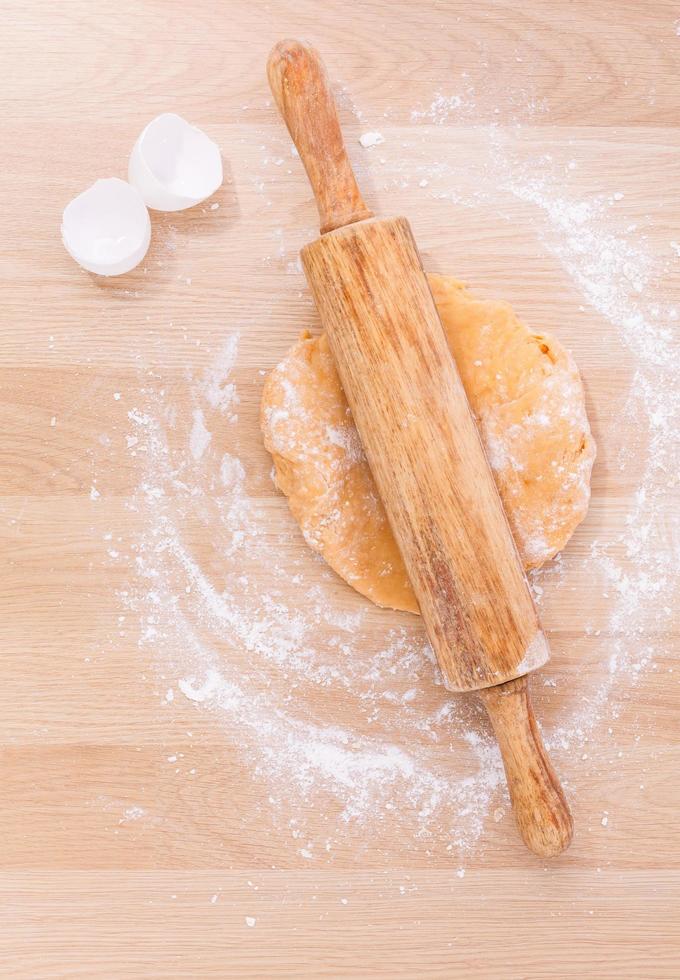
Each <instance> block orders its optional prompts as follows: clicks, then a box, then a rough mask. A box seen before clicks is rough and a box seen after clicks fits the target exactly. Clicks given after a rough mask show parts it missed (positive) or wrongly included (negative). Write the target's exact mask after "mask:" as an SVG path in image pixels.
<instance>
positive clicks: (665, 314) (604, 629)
mask: <svg viewBox="0 0 680 980" xmlns="http://www.w3.org/2000/svg"><path fill="white" fill-rule="evenodd" d="M463 103H464V97H463V96H460V97H458V96H456V97H453V98H446V97H445V96H442V95H439V96H437V98H436V99H435V101H434V102H433V104H432V106H431V108H430V109H427V108H419V109H417V110H414V113H415V115H414V120H416V121H417V120H420V121H424V122H430V123H434V124H435V125H436V124H438V123H441V122H442V121H444V120H445V119H447V118H448V116H449V115H450V114H451V113H452V112H455V111H456V110H457V109H458V108H460V107H461V106H463ZM483 142H484V147H485V150H484V154H485V156H484V159H485V166H484V167H483V168H481V170H480V171H479V173H478V174H477V185H476V188H475V191H474V193H467V194H466V193H465V192H464V191H461V190H460V188H461V187H464V186H465V182H464V180H463V179H462V176H463V175H462V173H459V172H457V170H456V167H455V166H454V165H453V164H450V163H448V162H444V163H436V162H435V163H429V164H426V163H425V162H422V163H418V153H417V152H416V151H415V149H414V151H413V152H412V153H409V154H408V156H409V160H410V162H409V164H408V165H406V164H405V163H404V162H403V156H404V151H403V146H404V144H403V143H402V144H401V147H402V148H399V149H397V148H394V149H390V147H391V143H390V141H389V140H386V141H385V144H384V145H381V146H380V152H382V153H383V154H384V157H383V158H381V160H380V164H379V165H380V166H381V167H382V168H383V170H382V172H383V173H384V174H385V180H386V181H387V182H388V183H389V182H390V181H401V182H402V183H403V182H404V181H406V182H411V183H413V185H414V186H419V187H422V188H427V190H426V193H428V194H432V195H433V196H434V197H435V198H437V199H438V200H439V201H440V202H441V206H442V207H446V206H449V207H450V208H451V209H452V211H453V210H454V209H456V208H467V209H475V208H476V207H478V206H480V204H482V203H484V204H486V203H488V202H489V201H492V202H494V203H495V204H497V213H498V214H499V215H500V216H501V220H502V217H503V215H504V214H506V213H507V214H509V213H510V210H509V209H510V205H511V204H512V202H513V201H514V202H521V204H522V206H523V207H524V208H525V209H526V213H527V214H528V216H529V217H528V221H529V227H530V231H531V234H532V236H533V237H534V240H535V242H536V243H537V245H538V246H539V247H540V248H541V249H543V250H544V252H545V254H547V255H549V256H551V257H552V258H553V259H554V260H556V261H557V262H558V263H559V264H560V266H561V268H562V270H563V273H564V277H565V282H566V283H568V284H569V286H570V287H571V288H573V289H574V290H575V291H577V293H578V294H580V297H581V302H582V304H584V307H585V310H586V311H587V312H588V313H589V314H590V315H592V316H593V317H594V318H596V319H597V322H605V323H606V324H608V325H609V327H611V328H612V329H613V331H614V332H615V336H616V338H617V340H616V342H617V343H618V344H619V345H620V346H621V350H622V351H628V352H629V353H630V355H631V357H632V360H633V363H634V364H635V371H634V376H633V379H632V383H631V386H630V390H629V393H628V396H627V402H626V406H625V412H626V414H627V415H628V416H629V417H630V418H631V419H634V420H635V429H636V433H637V436H638V442H637V443H636V445H635V446H634V447H631V446H626V445H621V446H620V448H619V455H618V458H617V465H618V467H619V473H618V474H617V478H619V479H620V482H621V485H622V486H628V485H629V484H630V483H631V481H634V486H633V488H632V491H631V493H630V494H627V495H626V498H625V499H626V501H629V503H626V506H627V508H628V512H627V514H626V516H625V522H624V526H623V528H622V529H621V530H617V531H616V532H615V533H614V534H608V533H605V532H603V533H602V534H601V535H600V536H598V538H597V540H596V541H595V542H594V543H593V545H592V549H591V551H590V553H588V554H584V555H581V556H578V555H574V554H571V553H569V570H568V572H567V571H566V570H565V563H564V561H563V560H562V559H560V558H558V559H557V560H556V561H555V562H552V563H550V564H549V565H548V566H546V567H545V568H544V569H542V570H539V571H537V572H535V573H533V575H532V586H533V588H534V591H535V595H536V599H537V601H538V603H539V605H541V606H546V605H548V606H549V605H550V601H551V597H555V596H557V595H558V594H559V593H560V591H562V590H565V589H568V588H570V587H571V586H570V583H571V582H572V581H573V579H574V578H577V579H579V580H580V581H581V582H589V583H591V587H592V589H593V592H594V593H595V592H597V593H598V594H601V595H604V596H605V597H606V599H607V603H606V607H605V608H606V610H607V613H606V615H607V621H606V622H604V623H601V624H598V625H597V626H596V625H594V624H591V623H590V622H589V613H588V609H584V610H583V620H584V630H585V635H586V637H587V638H588V640H589V642H590V646H589V651H590V653H589V656H590V657H591V661H592V663H594V664H595V667H594V668H593V669H591V672H590V674H589V678H591V677H594V678H595V681H594V684H593V686H592V687H589V688H588V689H583V688H581V689H580V691H579V694H578V697H572V698H568V697H566V696H565V695H566V685H562V684H561V683H558V680H557V677H558V676H559V674H557V675H556V674H554V673H551V670H550V668H548V669H547V670H546V671H544V672H542V673H541V675H540V677H539V678H537V679H536V680H535V687H536V688H539V687H540V694H541V700H542V706H543V707H545V708H547V709H549V712H548V713H549V715H550V718H551V723H550V725H549V726H548V725H546V734H547V736H548V739H547V740H548V742H549V744H550V747H551V749H552V750H553V752H554V754H555V757H556V764H557V766H558V768H559V769H560V771H561V772H562V773H564V774H565V775H566V777H567V784H569V778H568V777H569V767H570V765H574V761H575V760H576V759H578V758H579V756H582V757H583V758H585V757H586V756H587V751H585V750H586V749H587V747H588V744H589V742H590V740H591V738H593V736H594V734H595V733H598V734H601V733H603V732H605V731H609V732H610V733H611V732H612V727H611V726H612V724H614V723H615V717H616V714H617V711H618V708H617V703H618V701H617V700H615V699H613V700H612V699H610V695H611V693H612V691H613V689H614V688H616V689H617V691H618V692H621V691H622V690H624V689H625V688H626V687H629V686H630V685H633V684H635V683H636V682H637V680H638V678H639V677H640V676H641V674H642V673H643V672H644V671H646V670H652V669H658V662H659V658H660V657H661V656H662V654H663V652H664V649H663V630H664V629H665V628H666V627H667V626H669V624H670V617H671V609H672V607H673V604H674V598H675V597H676V596H677V594H678V588H679V586H680V582H679V581H678V578H679V573H678V569H679V568H680V561H678V550H679V548H678V545H679V542H680V526H679V520H678V515H677V513H675V512H674V511H673V509H672V499H671V494H672V493H673V492H674V491H675V490H676V489H677V481H678V473H679V472H680V451H679V448H678V442H677V436H676V433H677V432H678V431H679V429H680V384H679V383H678V382H679V378H678V369H677V367H676V365H677V363H678V360H677V347H676V346H675V341H674V336H673V334H674V330H673V328H674V326H675V324H676V322H677V318H678V311H677V310H676V309H674V308H673V307H672V305H670V304H668V303H664V301H663V299H662V296H663V289H662V287H661V285H660V284H659V277H660V276H661V274H662V272H663V271H664V270H661V269H658V268H657V267H656V265H655V261H654V259H653V257H652V255H651V253H650V251H649V249H648V248H646V246H645V242H644V239H643V237H642V236H641V235H640V234H637V233H636V231H635V229H633V230H630V231H629V232H625V231H623V230H621V229H617V228H615V223H613V222H612V221H610V217H609V215H610V209H611V207H612V202H613V201H614V200H615V199H616V195H610V196H599V197H593V198H592V199H581V200H577V199H575V198H573V197H570V196H569V195H568V194H567V193H566V192H565V190H564V189H563V187H562V186H561V183H560V171H559V168H558V167H556V166H555V165H554V163H553V161H552V160H551V159H550V158H549V157H545V156H541V157H537V158H534V159H529V160H527V158H526V155H525V156H524V158H523V159H519V158H517V157H516V155H514V152H513V144H512V141H510V140H507V139H506V138H505V137H504V134H503V131H502V130H500V129H498V128H495V127H489V128H487V129H485V131H484V134H483ZM415 146H416V144H415V143H413V144H412V148H414V147H415ZM391 153H392V154H394V156H390V154H391ZM400 154H401V155H400ZM423 160H424V158H423ZM462 165H463V164H462V162H461V164H460V166H462ZM376 166H378V164H376ZM454 188H455V190H454ZM508 220H510V219H509V218H508ZM612 227H614V228H615V230H612ZM292 259H293V257H291V261H292ZM225 333H226V336H225V341H224V346H223V347H222V349H221V350H219V351H217V352H216V353H215V356H214V358H213V361H212V363H211V364H210V366H209V367H208V369H207V370H206V372H205V373H204V375H203V376H201V377H198V378H192V379H189V380H188V381H187V390H186V391H183V392H180V393H179V395H178V396H177V398H178V403H175V402H173V398H172V397H171V395H169V394H168V393H167V391H165V390H164V389H160V388H159V389H158V390H153V389H148V388H147V390H146V391H147V393H146V395H145V396H144V403H143V404H142V403H140V404H139V405H137V406H135V408H134V409H133V410H131V411H130V413H129V429H130V431H129V436H128V445H129V446H130V447H134V448H132V449H131V451H134V452H135V453H137V454H139V455H138V458H144V459H145V461H146V462H145V473H144V476H143V479H142V480H141V481H140V485H139V488H138V491H137V493H136V496H135V499H134V502H133V503H132V505H131V506H132V507H133V508H134V509H135V510H136V511H137V512H138V514H139V517H140V519H141V525H142V531H141V533H140V535H139V538H138V540H137V541H136V542H135V547H134V555H135V561H134V569H133V574H132V577H131V580H130V582H128V583H127V584H126V587H125V589H124V592H123V597H122V598H123V600H124V602H125V604H126V605H127V606H128V607H129V608H131V609H133V610H134V611H135V612H136V614H137V615H138V616H139V620H140V624H141V638H140V644H141V645H142V646H143V647H144V648H146V649H148V650H151V651H153V653H154V656H155V658H156V662H157V664H158V667H159V673H161V674H162V675H163V677H164V678H165V680H164V682H163V684H164V687H168V685H169V687H170V689H169V691H168V694H167V695H166V696H165V698H164V700H166V702H167V704H168V705H170V709H169V710H172V704H174V703H176V702H177V700H178V699H180V698H181V699H188V700H189V701H190V702H192V703H193V704H194V705H195V706H196V710H197V711H208V712H211V713H213V715H214V717H215V718H217V719H220V718H223V719H224V722H225V724H224V731H225V738H226V737H228V735H227V733H229V732H232V733H233V732H236V731H237V732H238V733H239V737H238V746H235V750H236V751H238V752H239V753H240V754H241V757H242V758H243V760H244V762H245V763H246V765H247V766H248V768H249V771H250V772H251V773H252V774H253V778H254V779H256V780H257V781H259V782H261V783H262V786H263V788H264V797H265V798H266V799H269V801H270V804H271V821H272V825H277V824H278V821H280V820H288V819H289V817H290V813H291V811H292V812H294V813H295V814H296V817H295V820H294V821H293V823H295V829H294V831H293V832H292V834H291V846H292V847H293V848H298V845H299V842H300V839H301V838H304V839H305V846H304V847H302V848H299V853H300V855H301V856H302V857H303V858H307V859H310V860H311V859H314V858H316V857H317V856H318V857H319V859H323V855H325V854H326V853H327V852H328V850H329V846H330V842H332V841H333V840H339V839H342V838H343V836H344V835H347V834H350V833H354V834H356V833H357V832H359V833H364V834H366V835H369V836H370V834H371V833H372V831H373V830H374V829H375V828H376V827H377V826H378V825H379V824H380V825H384V824H385V822H390V821H391V822H392V823H393V824H394V826H395V827H397V826H398V827H399V828H400V829H401V830H402V831H403V837H402V841H403V842H404V847H408V846H409V845H408V841H409V840H413V841H420V842H423V841H425V845H423V846H427V842H428V841H429V842H430V844H431V846H433V847H436V848H442V847H443V848H448V849H449V850H454V851H456V852H463V853H464V852H469V851H470V850H471V849H473V848H474V847H475V846H476V844H477V842H478V840H479V838H480V836H481V834H482V832H483V831H484V829H485V826H486V824H487V822H492V821H493V820H498V819H501V818H502V816H503V813H504V812H505V810H504V808H505V807H506V804H507V799H506V789H505V787H504V781H503V778H502V766H501V762H500V757H499V754H498V751H497V748H496V746H495V743H494V741H493V739H492V738H491V736H490V733H489V729H488V726H487V724H486V722H485V720H484V719H483V718H482V715H481V711H480V710H479V709H478V708H477V706H476V705H475V703H474V701H473V699H464V698H456V697H454V696H452V695H450V694H448V693H447V692H446V691H445V689H444V688H443V686H441V684H440V683H439V679H438V677H437V670H436V666H435V665H434V663H433V658H432V654H431V651H430V649H429V646H428V644H427V642H426V640H425V637H424V635H423V631H422V628H421V626H420V624H419V621H418V620H417V619H415V618H414V617H408V616H395V617H392V618H390V616H389V615H387V614H385V615H384V619H383V622H384V623H385V624H386V626H385V631H384V643H383V644H382V646H381V647H380V648H378V649H376V647H375V638H374V637H375V630H373V634H372V635H373V640H372V641H371V644H372V645H371V644H368V643H367V637H368V635H369V627H370V623H369V619H370V617H371V616H372V615H374V614H375V615H378V614H377V613H374V612H372V611H370V610H369V609H368V608H367V606H366V604H365V603H363V601H361V600H355V601H353V602H351V603H349V604H348V603H347V602H346V601H340V600H339V599H338V596H340V595H342V593H340V592H339V591H338V590H339V588H341V587H340V586H339V585H338V582H337V580H336V579H335V578H334V576H333V575H332V574H331V573H330V572H326V571H324V567H323V565H322V564H320V562H319V559H318V558H316V557H315V556H313V555H312V554H311V553H310V552H308V551H307V549H306V548H305V546H304V543H303V541H302V538H301V536H300V535H299V532H298V531H297V529H296V528H295V527H294V526H293V524H292V521H291V519H290V517H289V515H288V513H287V509H286V505H285V502H284V501H283V500H282V499H280V498H275V497H274V491H273V489H272V490H271V491H270V493H269V494H268V495H265V494H263V493H261V492H253V491H252V489H251V487H252V486H253V485H255V484H257V479H255V478H256V477H259V478H261V477H262V473H255V474H254V473H253V472H252V467H253V466H259V467H261V468H262V469H263V470H264V469H265V468H266V469H268V466H269V463H268V462H267V461H266V458H265V457H264V455H263V456H262V462H261V463H253V462H251V463H250V464H248V463H247V462H246V461H245V459H244V458H243V456H242V455H241V454H239V452H238V449H237V444H238V442H239V433H240V430H241V426H242V425H243V420H242V419H240V417H239V411H240V405H239V391H238V390H237V386H236V383H235V380H234V368H235V366H237V365H238V356H239V343H240V344H241V346H242V347H243V346H244V345H247V344H248V338H247V336H241V338H240V340H239V337H238V335H237V333H236V332H230V331H229V330H226V331H225ZM580 367H581V369H582V371H583V373H584V375H585V376H586V382H587V378H588V371H589V365H588V364H581V365H580ZM187 404H189V405H190V406H192V407H191V409H190V411H189V413H187V412H186V410H185V411H182V406H186V405H187ZM250 421H251V422H252V420H250ZM600 438H602V435H601V436H600ZM612 438H614V435H612ZM140 450H143V451H142V452H141V453H140ZM247 456H248V459H249V460H257V459H258V457H257V454H256V453H255V454H254V453H252V452H250V451H249V452H248V454H247ZM272 498H274V504H272ZM594 503H595V505H596V504H597V494H595V495H594ZM291 585H293V586H294V590H293V591H291ZM291 595H295V596H298V597H299V600H298V599H297V598H296V599H291ZM380 615H383V614H380ZM390 622H392V623H394V624H396V625H393V626H388V625H387V624H389V623H390ZM650 622H653V623H654V625H655V631H654V633H653V635H655V636H658V637H659V639H658V640H654V641H650V640H649V639H647V640H645V641H644V642H641V641H640V636H641V634H642V633H643V632H644V633H645V636H647V637H649V635H650V632H649V630H648V627H649V625H650ZM548 728H549V730H548ZM593 740H594V741H595V739H593ZM453 753H455V765H452V762H451V760H452V758H454V755H453ZM328 799H331V800H332V801H333V804H334V807H333V809H332V813H333V814H334V816H333V820H332V822H331V825H330V826H329V824H328V823H326V824H325V829H324V834H325V835H326V836H325V838H324V839H323V840H322V839H317V840H309V841H308V840H307V838H309V837H310V836H313V833H314V829H313V826H312V825H311V824H310V825H309V826H306V824H305V821H308V820H309V819H310V818H308V817H305V814H306V813H308V812H310V810H313V808H314V806H315V805H317V804H319V802H320V801H322V800H328ZM499 814H500V817H499ZM282 815H283V816H282ZM358 828H359V829H358Z"/></svg>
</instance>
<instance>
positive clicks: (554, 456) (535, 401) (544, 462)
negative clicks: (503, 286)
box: [260, 275, 595, 612]
mask: <svg viewBox="0 0 680 980" xmlns="http://www.w3.org/2000/svg"><path fill="white" fill-rule="evenodd" d="M429 280H430V286H431V288H432V292H433V295H434V298H435V302H436V304H437V309H438V310H439V314H440V316H441V319H442V324H443V326H444V330H445V332H446V336H447V340H448V344H449V347H450V348H451V351H452V353H453V355H454V357H455V359H456V362H457V364H458V369H459V371H460V374H461V377H462V380H463V384H464V385H465V390H466V392H467V396H468V399H469V401H470V405H471V407H472V410H473V412H474V414H475V417H476V419H477V423H478V425H479V428H480V432H481V435H482V439H483V442H484V445H485V447H486V452H487V455H488V458H489V462H490V464H491V467H492V469H493V472H494V477H495V479H496V484H497V486H498V489H499V491H500V495H501V498H502V500H503V504H504V506H505V510H506V513H507V515H508V519H509V521H510V526H511V528H512V531H513V534H514V537H515V541H516V543H517V547H518V549H519V552H520V555H521V556H522V559H523V561H524V565H525V567H526V568H535V567H537V566H538V565H541V564H542V563H543V562H545V561H547V560H548V559H549V558H552V557H553V556H554V555H555V554H556V553H557V552H558V551H559V550H560V548H563V547H564V545H565V544H566V543H567V541H568V540H569V538H570V536H571V534H572V532H573V530H574V528H575V527H576V526H577V525H578V524H579V523H580V521H582V520H583V518H584V516H585V513H586V510H587V508H588V500H589V497H590V471H591V469H592V464H593V460H594V457H595V446H594V443H593V440H592V437H591V434H590V428H589V425H588V419H587V418H586V412H585V401H584V392H583V386H582V384H581V379H580V377H579V374H578V370H577V368H576V365H575V364H574V361H573V360H572V358H571V356H570V355H569V354H568V353H567V352H566V351H565V350H564V349H563V348H562V347H561V346H560V345H559V344H558V343H557V341H556V340H555V339H554V338H552V337H550V336H549V335H548V334H533V333H531V331H530V330H529V329H528V328H527V327H525V326H524V324H522V323H520V321H519V320H518V319H517V317H516V316H515V314H514V312H513V311H512V309H511V307H510V306H508V304H507V303H500V302H495V301H490V300H480V299H477V298H476V297H474V296H473V295H472V294H471V293H470V292H469V291H468V290H467V289H466V287H465V286H464V285H463V284H462V283H460V282H458V281H457V280H456V279H452V278H450V277H447V276H435V275H432V276H430V277H429ZM260 422H261V426H262V432H263V434H264V443H265V446H266V448H267V449H268V450H269V452H270V453H271V454H272V456H273V458H274V467H275V476H276V484H277V486H278V487H279V489H280V490H282V491H283V493H284V494H285V495H286V496H287V497H288V502H289V505H290V509H291V511H292V513H293V516H294V517H295V519H296V520H297V522H298V523H299V525H300V527H301V529H302V533H303V535H304V537H305V540H306V541H307V543H308V544H309V546H310V547H311V548H313V549H314V551H317V552H319V554H321V555H323V557H324V558H325V559H326V561H327V562H328V564H329V565H330V566H331V568H333V569H334V570H335V571H336V572H337V573H338V575H340V576H341V577H342V578H343V579H345V581H346V582H348V583H349V584H350V585H351V586H353V587H354V588H355V589H356V590H357V591H358V592H360V593H361V594H362V595H365V596H367V598H369V599H371V600H372V601H373V602H375V603H377V604H378V605H379V606H388V607H391V608H392V609H403V610H408V611H410V612H418V603H417V601H416V598H415V595H414V594H413V591H412V589H411V585H410V582H409V580H408V577H407V575H406V570H405V568H404V564H403V562H402V559H401V555H400V554H399V549H398V548H397V544H396V541H395V540H394V537H393V535H392V532H391V530H390V526H389V524H388V522H387V517H386V515H385V511H384V509H383V506H382V503H381V502H380V500H379V498H378V495H377V492H376V488H375V484H374V482H373V477H372V476H371V472H370V470H369V468H368V464H367V463H366V459H365V457H364V453H363V450H362V446H361V442H360V440H359V436H358V433H357V431H356V428H355V427H354V423H353V421H352V415H351V412H350V409H349V406H348V405H347V401H346V399H345V395H344V392H343V390H342V386H341V384H340V379H339V378H338V375H337V372H336V370H335V365H334V363H333V359H332V356H331V353H330V349H329V345H328V339H327V337H326V335H325V334H322V335H321V336H320V337H311V336H310V335H309V334H305V335H303V337H302V338H301V339H300V341H299V342H298V343H297V344H295V346H294V347H293V348H292V349H291V350H290V352H289V353H288V354H287V356H286V357H285V358H284V359H283V361H282V362H281V363H280V364H279V365H278V367H276V368H275V369H274V370H273V371H272V372H271V374H270V375H269V377H268V378H267V381H266V383H265V387H264V392H263V396H262V408H261V416H260Z"/></svg>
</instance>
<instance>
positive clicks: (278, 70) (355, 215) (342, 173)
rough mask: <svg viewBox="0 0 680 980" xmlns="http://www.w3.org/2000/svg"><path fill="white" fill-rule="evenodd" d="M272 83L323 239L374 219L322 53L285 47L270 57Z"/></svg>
mask: <svg viewBox="0 0 680 980" xmlns="http://www.w3.org/2000/svg"><path fill="white" fill-rule="evenodd" d="M267 77H268V79H269V87H270V88H271V90H272V95H273V96H274V99H275V100H276V104H277V106H278V107H279V111H280V112H281V115H282V116H283V119H284V121H285V123H286V126H287V127H288V132H289V133H290V135H291V139H292V140H293V143H295V146H296V147H297V150H298V153H299V154H300V158H301V160H302V162H303V164H304V165H305V170H306V171H307V176H308V177H309V182H310V184H311V185H312V190H313V191H314V197H315V198H316V204H317V207H318V209H319V218H320V221H321V234H322V235H323V234H325V233H326V232H327V231H333V230H334V229H335V228H342V227H344V225H351V224H353V223H354V222H355V221H363V220H364V218H372V217H373V212H372V211H369V210H368V208H367V207H366V205H365V204H364V200H363V198H362V196H361V192H360V190H359V187H358V185H357V182H356V179H355V177H354V173H353V172H352V165H351V164H350V162H349V158H348V156H347V151H346V149H345V144H344V141H343V138H342V132H341V130H340V123H339V121H338V114H337V110H336V108H335V100H334V99H333V93H332V92H331V89H330V85H329V84H328V78H327V76H326V71H325V69H324V66H323V62H322V61H321V58H320V57H319V55H318V54H317V52H316V51H315V50H314V48H312V47H310V46H309V45H306V44H302V43H301V42H300V41H293V40H286V41H280V42H279V43H278V44H277V45H275V46H274V48H272V51H271V54H270V55H269V60H268V62H267Z"/></svg>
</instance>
